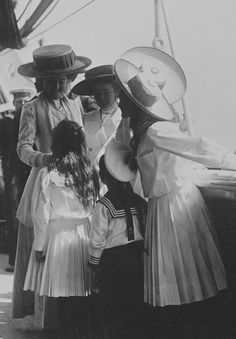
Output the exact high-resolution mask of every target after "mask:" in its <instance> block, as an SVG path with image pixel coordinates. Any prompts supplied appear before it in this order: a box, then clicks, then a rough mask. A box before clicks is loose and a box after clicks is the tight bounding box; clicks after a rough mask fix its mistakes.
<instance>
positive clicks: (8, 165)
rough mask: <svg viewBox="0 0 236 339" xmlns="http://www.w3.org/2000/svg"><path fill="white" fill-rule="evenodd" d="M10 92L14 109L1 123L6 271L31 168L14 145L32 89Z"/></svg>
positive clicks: (11, 266)
mask: <svg viewBox="0 0 236 339" xmlns="http://www.w3.org/2000/svg"><path fill="white" fill-rule="evenodd" d="M10 94H12V95H13V105H14V106H15V111H13V112H11V114H8V115H7V116H6V117H5V122H4V124H3V125H4V126H3V128H4V130H3V135H4V137H5V141H4V143H5V152H4V153H5V171H4V172H5V173H4V181H5V200H6V206H7V230H8V232H7V233H8V253H9V267H7V268H6V271H7V272H13V271H14V265H15V256H16V247H17V234H18V221H17V219H16V210H17V207H18V204H19V201H20V198H21V195H22V193H23V190H24V186H25V183H26V181H27V179H28V176H29V173H30V170H31V168H30V167H29V166H27V165H25V164H24V163H23V162H22V161H20V159H19V157H18V155H17V153H16V145H17V142H18V131H19V123H20V116H21V109H22V107H23V105H24V103H25V102H27V101H29V100H30V99H31V96H32V94H33V90H31V89H28V88H20V89H14V90H12V91H10ZM6 172H7V173H6Z"/></svg>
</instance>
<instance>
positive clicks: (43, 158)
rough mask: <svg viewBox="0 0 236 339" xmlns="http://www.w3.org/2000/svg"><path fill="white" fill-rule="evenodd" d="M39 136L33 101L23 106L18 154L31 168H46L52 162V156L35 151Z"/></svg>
mask: <svg viewBox="0 0 236 339" xmlns="http://www.w3.org/2000/svg"><path fill="white" fill-rule="evenodd" d="M36 135H37V119H36V113H35V103H34V101H31V102H29V103H26V104H25V105H24V106H23V109H22V113H21V119H20V126H19V136H18V143H17V153H18V156H19V158H20V159H21V161H23V162H24V163H25V164H27V165H29V166H31V167H44V166H46V165H47V163H48V161H50V158H51V155H50V154H45V153H42V152H39V151H36V150H35V149H34V146H35V144H36Z"/></svg>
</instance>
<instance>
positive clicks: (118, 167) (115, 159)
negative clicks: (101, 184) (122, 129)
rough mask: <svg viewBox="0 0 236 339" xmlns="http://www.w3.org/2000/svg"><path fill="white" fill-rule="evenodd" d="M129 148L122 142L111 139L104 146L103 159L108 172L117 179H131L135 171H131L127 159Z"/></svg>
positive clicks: (129, 152) (125, 180)
mask: <svg viewBox="0 0 236 339" xmlns="http://www.w3.org/2000/svg"><path fill="white" fill-rule="evenodd" d="M131 152H132V150H131V148H130V147H128V146H127V145H125V144H123V143H122V142H117V141H115V140H114V139H112V140H111V141H110V142H109V144H108V145H107V147H106V150H105V155H104V160H105V165H106V168H107V170H108V172H109V173H110V174H111V175H112V176H113V177H114V178H115V179H116V180H118V181H121V182H129V181H131V180H132V179H133V178H134V176H135V174H136V172H134V171H131V169H130V167H129V164H128V159H129V156H130V155H131Z"/></svg>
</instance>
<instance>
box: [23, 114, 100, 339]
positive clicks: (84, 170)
mask: <svg viewBox="0 0 236 339" xmlns="http://www.w3.org/2000/svg"><path fill="white" fill-rule="evenodd" d="M98 192H99V181H98V175H97V173H96V171H95V169H94V168H93V166H92V165H91V163H90V161H89V159H88V157H87V153H86V144H85V137H84V133H83V131H82V128H81V127H80V126H79V125H78V124H77V123H76V122H73V121H69V120H63V121H61V122H60V123H59V124H58V125H57V126H56V127H55V128H54V130H53V133H52V161H51V163H50V164H49V165H48V166H47V168H43V169H42V170H41V171H40V173H39V175H38V178H37V181H36V184H35V188H34V191H33V196H32V219H33V222H34V233H35V239H34V244H33V250H32V253H31V257H30V262H29V266H28V271H27V275H26V280H25V285H24V289H25V290H32V291H35V292H36V293H38V294H39V295H40V296H44V295H45V296H48V297H55V298H59V325H60V327H61V331H60V335H61V337H62V338H70V332H72V331H73V334H71V335H72V336H71V337H72V338H74V337H75V332H78V335H81V337H83V336H84V335H86V332H87V330H88V329H87V322H88V302H87V299H88V298H85V297H87V296H88V295H90V294H91V278H90V274H89V269H88V268H87V261H88V243H89V238H88V233H89V228H90V221H89V216H90V213H91V210H92V208H93V206H94V204H95V201H96V199H97V195H98ZM76 327H77V328H76ZM78 338H80V336H79V337H78Z"/></svg>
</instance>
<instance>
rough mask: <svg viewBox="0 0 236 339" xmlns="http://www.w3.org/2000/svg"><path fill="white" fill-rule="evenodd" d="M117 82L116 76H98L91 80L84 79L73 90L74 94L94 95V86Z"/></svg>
mask: <svg viewBox="0 0 236 339" xmlns="http://www.w3.org/2000/svg"><path fill="white" fill-rule="evenodd" d="M106 81H107V82H116V81H117V78H116V76H115V74H103V75H97V76H95V77H91V78H89V79H84V80H83V81H80V82H79V83H78V84H76V85H75V86H74V87H73V88H72V92H73V93H75V94H79V95H91V94H92V86H93V85H94V84H95V83H97V82H106Z"/></svg>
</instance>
